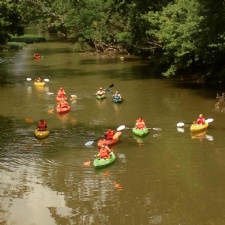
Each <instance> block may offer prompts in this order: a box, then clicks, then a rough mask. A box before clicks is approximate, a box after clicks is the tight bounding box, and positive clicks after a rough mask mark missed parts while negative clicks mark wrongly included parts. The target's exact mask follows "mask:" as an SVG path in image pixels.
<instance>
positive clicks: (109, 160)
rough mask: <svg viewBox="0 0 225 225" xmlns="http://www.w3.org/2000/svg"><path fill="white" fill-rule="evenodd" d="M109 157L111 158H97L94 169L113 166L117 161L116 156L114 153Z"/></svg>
mask: <svg viewBox="0 0 225 225" xmlns="http://www.w3.org/2000/svg"><path fill="white" fill-rule="evenodd" d="M109 155H110V158H107V159H101V158H96V159H95V160H94V161H93V166H94V168H95V169H102V168H104V167H107V166H109V165H111V164H113V163H114V162H115V161H116V156H115V154H114V153H113V152H110V153H109Z"/></svg>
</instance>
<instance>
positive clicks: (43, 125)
mask: <svg viewBox="0 0 225 225" xmlns="http://www.w3.org/2000/svg"><path fill="white" fill-rule="evenodd" d="M38 129H39V130H40V131H45V130H47V124H46V123H45V122H41V121H39V122H38Z"/></svg>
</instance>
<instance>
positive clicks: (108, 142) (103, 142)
mask: <svg viewBox="0 0 225 225" xmlns="http://www.w3.org/2000/svg"><path fill="white" fill-rule="evenodd" d="M121 134H122V132H120V131H118V132H116V133H115V135H114V136H113V139H110V140H108V139H105V138H101V139H100V140H99V141H98V147H99V148H100V147H101V146H102V145H107V146H111V145H114V144H116V143H117V142H118V141H119V137H120V135H121Z"/></svg>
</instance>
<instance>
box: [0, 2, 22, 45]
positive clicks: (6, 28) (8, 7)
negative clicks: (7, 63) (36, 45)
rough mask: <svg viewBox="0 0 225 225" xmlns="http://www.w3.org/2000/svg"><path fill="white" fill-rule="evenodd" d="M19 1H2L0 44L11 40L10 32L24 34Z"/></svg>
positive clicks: (0, 5)
mask: <svg viewBox="0 0 225 225" xmlns="http://www.w3.org/2000/svg"><path fill="white" fill-rule="evenodd" d="M23 31H24V30H23V26H22V25H21V13H20V10H19V6H18V1H17V0H15V1H4V2H3V1H1V2H0V44H6V43H7V41H9V40H10V36H9V34H13V35H15V34H18V35H21V34H23Z"/></svg>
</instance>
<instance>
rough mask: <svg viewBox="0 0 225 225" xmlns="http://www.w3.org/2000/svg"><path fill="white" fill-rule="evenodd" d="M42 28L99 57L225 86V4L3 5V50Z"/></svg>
mask: <svg viewBox="0 0 225 225" xmlns="http://www.w3.org/2000/svg"><path fill="white" fill-rule="evenodd" d="M27 24H41V25H42V26H43V27H45V28H47V29H48V30H54V31H57V32H58V33H60V34H61V35H64V36H65V37H66V38H67V39H68V40H70V41H72V42H73V43H79V44H80V45H81V46H82V44H84V43H85V44H88V45H90V46H92V47H93V48H94V49H95V51H96V52H104V51H108V50H109V49H114V50H116V51H119V52H121V53H127V54H135V55H139V56H143V57H151V58H157V60H158V63H161V64H162V65H164V66H165V68H166V69H165V72H164V73H163V75H165V76H171V75H175V74H177V73H179V72H181V71H182V72H183V71H199V70H201V71H204V73H205V74H206V78H207V79H211V80H213V79H214V80H220V82H223V80H224V76H225V71H224V60H223V59H224V55H225V26H224V24H225V1H224V0H217V1H215V0H145V1H140V0H82V1H81V0H11V1H10V0H6V1H4V2H1V3H0V44H5V43H7V42H8V41H10V34H13V35H22V34H23V28H24V27H25V26H26V25H27Z"/></svg>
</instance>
